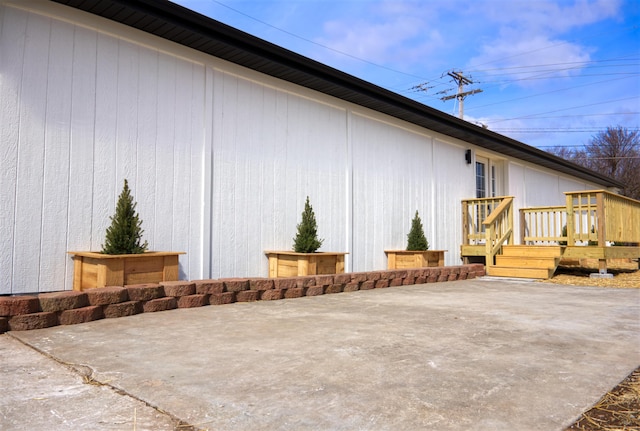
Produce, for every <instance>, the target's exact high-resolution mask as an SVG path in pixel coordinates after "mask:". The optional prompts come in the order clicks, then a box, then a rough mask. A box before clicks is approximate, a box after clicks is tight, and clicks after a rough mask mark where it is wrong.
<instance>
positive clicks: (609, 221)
mask: <svg viewBox="0 0 640 431" xmlns="http://www.w3.org/2000/svg"><path fill="white" fill-rule="evenodd" d="M565 195H566V202H567V245H569V246H573V245H575V244H576V242H577V241H582V242H585V241H591V242H592V243H593V242H595V241H597V242H598V245H599V246H601V247H603V246H605V244H606V243H608V242H609V243H612V242H626V243H634V244H638V243H640V201H637V200H635V199H631V198H628V197H625V196H621V195H618V194H615V193H611V192H608V191H606V190H587V191H580V192H566V193H565Z"/></svg>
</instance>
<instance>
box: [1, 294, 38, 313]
mask: <svg viewBox="0 0 640 431" xmlns="http://www.w3.org/2000/svg"><path fill="white" fill-rule="evenodd" d="M39 311H40V300H39V299H38V297H37V296H31V295H24V296H0V316H3V317H11V316H17V315H19V314H32V313H37V312H39Z"/></svg>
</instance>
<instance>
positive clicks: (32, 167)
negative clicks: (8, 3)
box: [9, 14, 55, 293]
mask: <svg viewBox="0 0 640 431" xmlns="http://www.w3.org/2000/svg"><path fill="white" fill-rule="evenodd" d="M26 34H27V37H26V38H25V44H24V61H23V64H22V70H21V73H22V80H21V88H20V90H19V92H20V101H19V106H18V113H19V116H20V119H19V128H18V130H19V132H18V135H19V140H18V154H17V160H16V162H17V183H16V203H15V224H14V226H15V227H14V235H15V236H14V244H15V249H14V256H13V280H12V281H13V283H14V286H15V288H14V289H13V292H12V293H24V292H34V291H37V290H38V286H39V281H40V274H39V268H40V256H41V255H42V250H41V246H42V243H41V232H42V229H43V220H42V216H43V214H42V207H43V200H44V198H45V196H44V194H43V193H44V192H43V189H44V177H43V170H44V165H45V161H46V159H45V145H44V142H45V136H46V133H45V130H46V108H47V84H48V83H49V82H48V79H47V72H48V64H49V37H50V35H51V20H50V19H49V18H46V17H43V16H39V15H34V14H29V15H28V16H27V25H26ZM9 49H11V48H9ZM53 60H54V61H55V59H53Z"/></svg>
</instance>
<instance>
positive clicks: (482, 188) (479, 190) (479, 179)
mask: <svg viewBox="0 0 640 431" xmlns="http://www.w3.org/2000/svg"><path fill="white" fill-rule="evenodd" d="M486 181H487V175H486V165H485V164H484V163H481V162H476V198H486V197H487V182H486Z"/></svg>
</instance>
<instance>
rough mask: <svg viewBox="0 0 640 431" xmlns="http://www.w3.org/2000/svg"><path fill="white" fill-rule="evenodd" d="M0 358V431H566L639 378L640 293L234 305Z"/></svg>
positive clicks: (84, 329)
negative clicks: (179, 425) (85, 379)
mask: <svg viewBox="0 0 640 431" xmlns="http://www.w3.org/2000/svg"><path fill="white" fill-rule="evenodd" d="M14 338H16V339H18V340H20V341H22V343H25V344H26V345H28V346H32V347H33V348H34V349H37V351H39V352H43V353H44V354H46V355H50V357H48V356H43V355H41V354H40V353H37V352H35V351H34V350H29V349H28V348H26V346H25V345H23V344H20V343H18V342H17V340H16V339H14ZM0 355H1V356H0V359H1V362H0V363H1V365H0V386H2V387H3V390H4V391H5V394H8V396H7V395H4V396H3V397H2V398H1V400H0V429H14V430H21V429H24V430H38V429H47V430H48V429H79V428H77V427H73V426H68V425H67V424H73V423H79V422H74V421H77V417H80V416H83V415H87V414H88V413H90V412H92V411H94V410H95V409H96V408H98V406H103V407H104V413H105V414H108V409H109V406H110V405H111V403H114V402H115V401H113V398H112V397H115V398H116V399H117V398H121V399H125V401H126V402H127V403H130V402H135V403H140V402H142V403H141V404H142V406H143V407H145V409H143V410H145V411H146V409H150V408H151V407H156V408H157V409H158V411H157V412H158V413H161V412H166V413H167V414H168V415H169V416H163V415H160V417H158V418H157V419H158V420H163V421H164V422H162V423H160V425H158V427H157V428H156V427H155V426H154V425H153V424H151V422H145V423H146V424H147V425H144V424H142V423H138V424H136V426H135V428H134V425H133V422H129V423H124V422H119V423H122V424H123V426H122V427H121V428H119V429H126V430H128V429H136V430H142V429H163V428H161V426H166V423H171V420H173V419H175V418H179V419H180V420H182V421H184V422H186V423H188V424H191V425H193V426H195V427H196V428H197V429H205V430H230V431H233V430H399V429H402V430H425V429H433V430H488V429H491V430H532V429H536V430H562V429H563V428H564V427H566V426H568V425H569V424H570V423H571V422H572V421H574V420H575V419H576V418H577V417H578V416H579V415H580V414H581V413H582V412H583V411H584V410H586V409H588V408H589V407H590V406H591V405H592V404H593V403H595V402H596V401H597V400H598V399H599V398H600V397H601V396H602V395H603V394H604V393H605V392H606V391H608V390H609V389H610V388H612V387H613V386H615V385H616V384H617V383H618V382H619V381H621V380H622V379H623V378H624V377H626V376H627V374H629V373H630V372H631V371H632V370H633V369H635V368H636V367H637V366H638V365H639V364H640V289H599V288H588V287H572V286H558V285H549V284H543V283H536V282H517V281H502V280H495V279H486V280H485V279H476V280H466V281H456V282H449V283H437V284H426V285H416V286H403V287H395V288H389V289H375V290H369V291H360V292H351V293H340V294H334V295H323V296H317V297H304V298H298V299H291V300H281V301H261V302H254V303H236V304H230V305H224V306H209V307H202V308H196V309H181V310H172V311H165V312H160V313H145V314H140V315H136V316H131V317H126V318H120V319H106V320H100V321H95V322H90V323H86V324H81V325H74V326H66V327H65V326H58V327H53V328H47V329H41V330H33V331H26V332H10V333H7V334H5V335H3V336H0ZM15 357H17V358H22V357H25V358H27V360H26V362H25V363H27V364H31V363H32V364H33V365H25V366H24V367H32V369H33V370H35V371H34V372H33V373H35V374H36V375H34V374H33V373H32V374H29V372H28V371H25V369H26V368H24V369H23V368H21V366H20V364H21V362H20V361H17V362H16V361H15ZM29 358H31V359H29ZM52 358H55V361H54V360H53V359H52ZM7 361H9V362H7ZM56 361H59V362H56ZM61 363H66V364H80V365H78V367H77V368H78V370H79V371H78V374H76V375H75V376H74V375H73V373H71V372H70V371H69V369H68V368H66V367H65V366H63V365H61ZM7 364H8V365H7ZM82 370H85V371H84V372H86V370H90V371H91V372H92V377H93V378H94V379H95V380H97V381H98V382H102V383H105V384H106V385H107V386H99V387H96V386H94V385H84V386H83V385H82V384H81V383H80V382H81V381H80V380H79V374H80V373H82V372H83V371H82ZM85 386H86V387H88V389H87V388H86V387H85ZM58 388H59V389H58ZM96 390H100V393H99V394H97V395H96V398H95V400H94V401H95V404H89V405H87V404H86V403H84V398H86V397H84V396H76V397H73V396H70V395H69V394H68V393H69V392H73V391H84V392H86V393H89V392H95V391H96ZM55 391H62V392H63V393H65V394H67V396H61V397H60V398H59V404H60V405H65V406H66V408H65V410H64V411H63V412H61V411H60V410H56V407H55V405H56V400H58V399H56V398H55V397H54V396H53V395H51V394H52V393H55ZM40 393H44V394H45V395H44V396H45V397H46V400H38V399H37V398H38V397H39V395H38V394H40ZM47 394H48V395H47ZM100 397H104V398H103V399H101V398H100ZM26 399H28V400H30V403H29V408H28V409H27V408H24V407H22V404H21V403H23V402H24V401H25V400H26ZM38 401H42V402H38ZM130 408H131V407H130V406H127V407H126V408H125V412H126V411H127V409H130ZM54 410H55V412H56V413H55V414H54V413H53V412H54ZM113 414H114V415H115V414H116V413H113ZM145 414H146V416H145V417H146V418H147V419H148V418H149V417H150V415H151V416H152V415H153V413H145ZM58 416H64V418H63V419H64V420H62V419H59V418H58ZM122 417H124V416H122ZM122 417H121V416H119V418H120V419H119V421H121V420H122ZM147 419H145V420H147ZM47 420H51V423H52V424H54V426H52V427H43V426H42V424H43V423H44V422H46V421H47ZM92 421H93V422H92ZM167 421H169V422H167ZM85 423H87V424H90V426H87V427H85V428H84V429H92V430H103V429H104V430H111V429H115V428H114V427H113V426H111V425H110V424H103V422H102V419H99V418H98V417H88V419H87V422H85ZM109 426H111V427H109Z"/></svg>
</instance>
